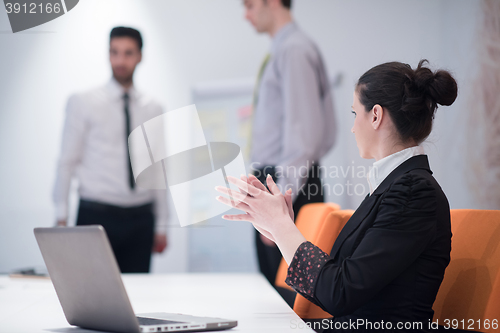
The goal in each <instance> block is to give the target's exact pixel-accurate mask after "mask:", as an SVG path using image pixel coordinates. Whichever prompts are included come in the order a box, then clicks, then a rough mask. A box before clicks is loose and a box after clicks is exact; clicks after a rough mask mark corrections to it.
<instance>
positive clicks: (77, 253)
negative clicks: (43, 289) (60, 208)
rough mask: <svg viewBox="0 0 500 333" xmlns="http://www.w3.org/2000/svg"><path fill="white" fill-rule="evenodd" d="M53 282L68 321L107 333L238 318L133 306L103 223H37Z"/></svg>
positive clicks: (214, 324)
mask: <svg viewBox="0 0 500 333" xmlns="http://www.w3.org/2000/svg"><path fill="white" fill-rule="evenodd" d="M35 237H36V240H37V242H38V246H39V247H40V250H41V252H42V256H43V260H44V261H45V265H46V266H47V270H48V272H49V275H50V278H51V280H52V283H53V284H54V288H55V290H56V293H57V297H58V298H59V301H60V302H61V306H62V308H63V311H64V315H65V316H66V319H67V320H68V323H69V324H71V325H75V326H80V327H82V328H87V329H93V330H101V331H111V332H194V331H214V330H225V329H230V328H232V327H235V326H236V325H237V324H238V322H237V321H236V320H227V319H222V318H207V317H195V316H189V315H183V314H169V313H149V314H142V315H140V316H137V317H136V315H135V314H134V312H133V310H132V305H131V304H130V301H129V298H128V295H127V292H126V291H125V287H124V285H123V282H122V279H121V275H120V270H119V268H118V264H117V262H116V259H115V256H114V254H113V251H112V249H111V246H110V244H109V240H108V237H107V236H106V232H105V231H104V228H103V227H102V226H100V225H99V226H97V225H96V226H77V227H55V228H35Z"/></svg>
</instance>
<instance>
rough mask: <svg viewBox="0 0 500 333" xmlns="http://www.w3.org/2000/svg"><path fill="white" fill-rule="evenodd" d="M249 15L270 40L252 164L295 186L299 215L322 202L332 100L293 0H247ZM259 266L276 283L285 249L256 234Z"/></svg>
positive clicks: (286, 186) (257, 171)
mask: <svg viewBox="0 0 500 333" xmlns="http://www.w3.org/2000/svg"><path fill="white" fill-rule="evenodd" d="M243 2H244V5H245V8H246V12H245V17H246V19H247V20H249V21H250V23H251V24H252V25H253V26H254V28H255V30H256V31H257V32H259V33H265V34H268V35H269V36H270V37H271V38H272V43H271V47H270V50H269V55H268V56H266V58H265V60H264V62H263V64H262V66H261V70H260V73H259V77H258V84H257V87H256V93H255V97H254V114H253V124H252V138H251V152H250V154H251V168H252V169H254V174H255V176H256V177H257V178H258V179H259V180H260V181H262V182H263V183H264V184H266V182H265V178H266V176H267V174H270V175H271V176H272V177H273V179H274V180H275V181H276V182H277V184H278V186H279V187H280V189H281V192H282V193H285V191H286V190H287V189H290V188H291V189H292V200H293V210H294V212H295V216H297V214H298V212H299V210H300V208H301V207H302V206H303V205H305V204H308V203H313V202H323V201H324V198H323V189H322V184H321V179H320V175H319V161H320V159H321V158H322V157H323V156H324V155H325V154H326V153H327V152H328V151H329V150H330V149H331V148H332V146H333V144H334V141H335V121H334V110H333V100H332V96H331V89H330V84H329V81H328V75H327V71H326V68H325V65H324V62H323V59H322V56H321V53H320V52H319V49H318V47H317V46H316V44H315V43H314V41H312V40H311V39H310V38H309V37H308V36H307V35H306V34H305V33H304V32H303V31H302V30H301V29H300V27H299V26H298V25H297V24H296V23H295V22H294V21H293V17H292V15H291V12H290V7H291V2H292V1H291V0H244V1H243ZM256 247H257V255H258V258H259V267H260V270H261V272H262V273H263V274H264V275H265V276H266V278H267V279H268V280H269V282H270V283H271V284H272V285H274V280H275V276H276V272H277V270H278V266H279V263H280V261H281V253H280V251H279V249H278V248H277V247H276V245H275V244H274V242H272V241H271V240H269V239H267V238H266V237H265V236H263V235H261V234H260V233H258V232H256Z"/></svg>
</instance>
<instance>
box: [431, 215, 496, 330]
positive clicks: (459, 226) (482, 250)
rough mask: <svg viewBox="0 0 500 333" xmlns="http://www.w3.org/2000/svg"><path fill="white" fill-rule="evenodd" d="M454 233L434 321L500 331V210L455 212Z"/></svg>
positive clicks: (435, 304) (468, 327) (473, 328)
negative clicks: (494, 324)
mask: <svg viewBox="0 0 500 333" xmlns="http://www.w3.org/2000/svg"><path fill="white" fill-rule="evenodd" d="M451 230H452V233H453V237H452V251H451V262H450V265H449V266H448V267H447V269H446V272H445V275H444V279H443V283H442V284H441V287H440V288H439V292H438V294H437V297H436V301H435V302H434V306H433V308H434V311H435V313H434V321H436V320H437V321H438V323H439V324H440V325H443V326H445V327H446V326H448V324H449V325H452V324H453V322H452V321H453V320H455V322H454V323H456V324H457V325H458V328H459V329H465V330H473V331H481V332H499V330H500V323H498V322H499V321H500V269H499V268H500V211H494V210H473V209H452V210H451ZM494 319H496V320H497V327H496V329H495V327H494V326H493V325H492V321H493V320H494ZM488 324H489V325H488Z"/></svg>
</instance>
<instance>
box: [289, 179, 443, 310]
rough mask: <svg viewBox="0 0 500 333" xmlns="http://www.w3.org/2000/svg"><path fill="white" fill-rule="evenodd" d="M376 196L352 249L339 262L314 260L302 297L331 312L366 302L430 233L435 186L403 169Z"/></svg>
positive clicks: (433, 228) (414, 256) (413, 256)
mask: <svg viewBox="0 0 500 333" xmlns="http://www.w3.org/2000/svg"><path fill="white" fill-rule="evenodd" d="M381 200H382V201H381V203H380V205H379V209H378V212H377V216H376V218H375V221H374V223H373V225H372V226H371V227H370V228H368V229H367V231H366V233H365V235H364V236H363V238H362V239H361V241H360V243H359V245H358V247H357V248H356V249H355V250H354V252H353V253H352V255H351V256H349V257H347V258H346V259H344V260H343V261H342V262H340V263H336V262H334V260H332V259H329V260H327V261H326V262H323V263H321V262H320V261H318V264H319V265H320V267H318V268H319V270H318V272H317V273H316V274H315V276H311V277H310V279H309V281H308V283H309V284H310V286H309V289H312V290H313V293H312V294H308V295H307V296H308V297H307V298H308V299H310V300H312V301H313V302H314V303H316V304H317V305H319V306H320V307H322V308H323V309H324V310H325V311H327V312H329V313H330V314H332V315H333V316H335V317H340V316H344V315H347V314H350V313H352V312H354V311H355V310H356V309H358V308H359V307H361V306H363V305H364V304H366V303H367V302H368V301H369V300H370V299H372V298H373V297H374V296H375V295H376V294H377V293H379V292H380V291H381V290H382V289H383V288H384V287H385V286H387V285H388V284H389V283H390V282H391V281H392V280H394V279H395V278H396V277H397V276H398V275H400V274H401V273H402V272H403V271H404V270H406V269H407V268H408V267H409V266H410V265H411V264H412V263H413V262H414V261H415V260H416V259H417V258H418V257H419V255H420V254H421V253H422V252H423V251H424V250H425V248H426V247H427V245H428V244H429V243H430V242H431V241H432V240H433V238H434V237H435V234H436V223H437V219H436V192H435V189H434V187H433V186H432V184H431V183H430V181H429V180H427V179H425V178H424V177H423V176H421V175H418V174H414V173H413V174H412V173H407V174H405V175H403V176H402V177H400V178H399V179H398V180H396V181H395V182H394V183H393V184H392V186H391V187H390V188H389V189H388V190H387V192H386V193H385V195H384V197H383V198H382V199H381ZM292 264H293V263H291V265H290V266H292ZM305 289H307V287H306V288H305ZM299 292H300V291H299ZM301 294H302V292H301Z"/></svg>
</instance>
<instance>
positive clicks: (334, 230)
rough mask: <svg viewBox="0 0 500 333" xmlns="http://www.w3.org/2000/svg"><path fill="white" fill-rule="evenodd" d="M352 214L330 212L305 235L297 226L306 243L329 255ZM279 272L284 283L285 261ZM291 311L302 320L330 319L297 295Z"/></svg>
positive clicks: (345, 211) (340, 211)
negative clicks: (282, 274)
mask: <svg viewBox="0 0 500 333" xmlns="http://www.w3.org/2000/svg"><path fill="white" fill-rule="evenodd" d="M353 213H354V211H353V210H335V211H332V212H330V213H329V214H328V215H327V216H326V218H325V219H324V220H323V222H322V223H318V226H316V227H313V228H312V229H313V230H310V229H309V230H308V232H306V233H304V232H303V231H302V229H301V228H300V227H299V226H298V227H299V230H300V231H301V232H302V234H303V235H304V237H305V238H306V239H307V240H308V241H310V242H311V243H313V244H314V245H316V246H318V247H319V248H320V249H321V250H323V251H324V252H326V253H330V251H331V249H332V247H333V243H335V240H336V239H337V236H338V235H339V233H340V231H341V230H342V228H343V227H344V225H345V224H346V223H347V221H348V220H349V219H350V218H351V215H352V214H353ZM297 222H299V221H297ZM280 270H284V277H283V281H284V280H285V278H286V273H287V270H288V265H287V264H286V262H285V260H282V261H281V264H280ZM293 310H294V311H295V313H297V315H298V316H299V317H300V318H302V319H322V318H330V317H332V315H331V314H329V313H328V312H325V311H323V310H322V309H321V308H320V307H318V306H317V305H315V304H313V303H311V302H309V301H308V300H307V299H305V298H304V297H303V296H301V295H299V294H297V296H296V298H295V303H294V306H293Z"/></svg>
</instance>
